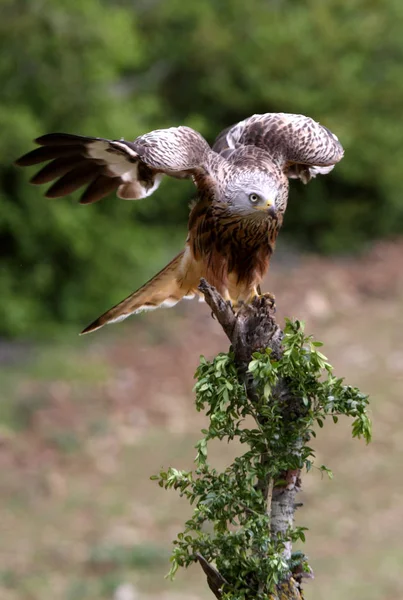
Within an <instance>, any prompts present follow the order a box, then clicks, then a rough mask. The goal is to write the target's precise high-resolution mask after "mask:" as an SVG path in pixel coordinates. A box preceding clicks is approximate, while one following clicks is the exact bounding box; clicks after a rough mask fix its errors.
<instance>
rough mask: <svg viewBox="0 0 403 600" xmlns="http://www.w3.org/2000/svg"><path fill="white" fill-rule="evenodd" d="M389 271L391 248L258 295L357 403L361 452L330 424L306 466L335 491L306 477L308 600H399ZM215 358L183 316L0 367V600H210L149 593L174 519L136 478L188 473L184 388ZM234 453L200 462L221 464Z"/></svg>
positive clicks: (399, 387) (189, 576) (310, 261)
mask: <svg viewBox="0 0 403 600" xmlns="http://www.w3.org/2000/svg"><path fill="white" fill-rule="evenodd" d="M402 262H403V242H402V241H399V242H395V243H386V242H385V243H381V244H378V245H377V246H376V247H374V248H373V249H372V250H371V251H370V252H369V253H368V254H366V255H365V256H363V257H361V258H359V259H355V260H354V261H352V260H347V259H345V260H330V259H325V258H318V257H304V258H303V259H298V261H297V260H296V259H295V257H290V259H289V260H287V261H283V263H284V264H280V263H278V265H277V266H276V265H274V268H273V270H272V273H271V275H270V280H269V285H268V286H265V287H266V288H267V289H270V290H271V291H273V292H275V293H276V298H277V305H278V314H279V320H281V319H283V317H284V316H290V317H298V318H300V319H303V320H305V321H306V329H307V331H308V332H311V333H313V334H314V335H315V337H317V338H318V339H320V340H321V341H323V342H324V343H325V354H327V356H328V357H329V359H330V361H331V362H332V363H333V364H334V365H335V367H336V373H337V374H339V375H343V376H345V377H346V381H347V382H348V383H351V384H352V385H358V386H359V387H360V388H361V389H362V390H363V391H365V392H367V393H369V394H370V395H371V396H372V412H373V419H374V441H373V443H372V444H371V445H370V446H369V447H366V446H365V444H364V443H363V442H360V441H357V440H352V439H351V436H350V431H349V424H348V423H340V424H339V425H338V426H334V425H332V424H330V423H329V424H328V425H327V426H326V428H325V430H324V431H320V433H319V435H318V440H317V444H316V447H317V463H318V465H321V464H323V463H324V464H326V465H327V466H329V467H331V468H332V469H333V471H334V473H335V478H334V480H333V481H328V480H327V479H321V477H320V475H319V473H316V472H311V473H310V474H309V475H306V476H305V477H304V493H303V496H304V497H303V501H304V502H305V506H304V508H303V509H302V510H301V511H299V514H298V522H299V524H303V525H307V526H309V528H310V531H309V532H308V536H307V544H306V549H305V550H306V552H307V553H308V555H309V556H310V559H311V563H312V566H313V568H314V570H315V573H316V580H315V581H314V582H311V583H309V584H308V586H307V590H306V597H307V599H308V600H319V599H322V598H326V600H336V599H337V600H339V598H341V597H343V596H344V597H345V598H349V599H350V598H351V599H354V600H355V599H357V600H360V599H361V598H362V599H365V600H392V599H397V598H401V597H403V593H402V592H401V575H400V573H401V562H402V559H403V547H402V543H401V539H400V538H401V534H400V532H401V531H402V527H403V510H402V508H401V497H402V493H403V483H402V480H401V478H400V476H399V474H400V465H401V454H402V451H403V435H402V434H403V425H402V422H403V403H402V399H401V397H402V395H403V376H402V373H403V342H402V339H403V319H402V310H403V274H402ZM226 349H227V342H226V339H225V337H224V335H223V333H222V332H221V330H220V328H219V326H218V325H217V323H216V322H214V321H213V320H212V319H211V317H210V314H209V310H208V308H207V306H206V305H203V304H198V303H195V302H189V303H187V304H184V305H183V306H182V307H179V308H175V309H171V310H170V311H169V312H168V311H167V310H165V311H160V312H156V313H153V314H147V315H145V316H144V317H142V318H133V319H132V320H131V321H127V322H125V323H123V324H121V325H117V326H115V327H113V328H112V327H111V328H108V329H107V330H106V331H104V330H102V331H101V332H99V333H96V334H94V335H93V336H89V337H88V338H79V339H78V341H77V338H76V336H74V337H73V336H71V339H69V340H65V341H63V342H60V340H58V341H56V340H55V341H54V342H53V343H51V344H49V345H47V346H44V345H38V346H37V347H30V348H28V349H27V348H19V347H17V346H16V345H15V346H13V347H8V348H2V349H0V350H1V352H0V359H1V358H3V366H2V368H1V370H0V385H1V389H2V391H3V394H2V400H3V401H2V403H1V406H0V465H1V467H2V474H3V476H2V478H1V481H0V494H1V502H0V598H2V599H3V598H4V600H17V599H18V600H39V599H40V600H48V599H49V600H50V599H52V600H53V599H56V598H57V599H59V598H61V599H62V600H87V599H88V600H94V599H98V598H99V599H104V598H105V599H106V598H114V599H115V600H134V599H135V598H137V597H138V596H137V595H138V594H139V595H140V596H141V597H147V598H148V597H154V596H155V597H156V598H157V597H158V598H166V599H167V600H168V599H171V600H174V598H178V599H179V598H183V599H185V598H186V599H187V600H191V599H192V598H193V599H194V600H196V599H198V598H200V599H201V598H209V597H210V594H209V592H208V591H207V588H206V585H205V583H204V580H203V578H202V577H201V575H200V574H199V571H198V568H197V567H196V566H195V567H193V568H192V569H190V570H189V571H188V572H187V573H179V574H178V576H177V580H176V582H175V583H174V584H171V583H169V582H167V581H166V580H164V579H163V574H164V573H165V572H166V571H167V570H168V568H169V566H168V562H167V555H168V554H169V550H170V542H171V540H172V539H173V538H174V537H175V535H176V532H177V531H178V530H179V528H180V527H181V524H182V523H183V521H184V519H185V516H186V515H187V514H188V508H187V507H186V505H185V504H184V503H183V502H182V501H180V500H179V499H178V498H177V496H176V495H175V494H174V493H173V492H172V493H168V492H165V491H163V490H161V489H160V488H159V487H158V486H156V484H155V483H153V482H151V481H149V476H150V475H151V474H153V473H156V472H157V471H158V469H159V468H160V467H161V466H165V467H167V466H169V465H173V466H177V467H183V466H188V467H191V465H192V459H193V457H194V454H195V450H194V444H195V442H196V441H197V439H198V435H199V430H200V428H201V427H202V426H203V422H204V421H203V416H202V415H198V414H196V412H195V410H194V406H193V400H192V386H193V373H194V371H195V368H196V366H197V363H198V357H199V354H204V355H206V356H208V357H211V356H213V355H214V354H215V353H216V352H218V351H220V350H226ZM233 451H234V450H233V449H232V448H231V447H227V446H224V447H223V448H218V447H215V448H213V451H212V452H213V457H215V458H214V460H216V461H217V463H218V464H225V462H226V461H227V460H228V459H229V457H230V455H231V453H232V452H233ZM125 594H126V595H125ZM211 597H212V596H211Z"/></svg>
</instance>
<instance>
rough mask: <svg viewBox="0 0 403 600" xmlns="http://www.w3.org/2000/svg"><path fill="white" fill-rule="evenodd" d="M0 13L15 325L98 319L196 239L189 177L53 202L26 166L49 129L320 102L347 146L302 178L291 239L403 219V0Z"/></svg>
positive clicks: (200, 119) (0, 117)
mask: <svg viewBox="0 0 403 600" xmlns="http://www.w3.org/2000/svg"><path fill="white" fill-rule="evenodd" d="M1 14H2V18H1V23H0V50H1V52H0V76H1V81H2V82H3V85H2V88H1V91H0V125H1V131H2V136H1V140H0V163H1V165H2V166H1V167H0V199H1V203H0V206H1V208H0V242H1V260H2V269H1V272H0V285H1V290H2V294H1V298H0V317H1V318H0V323H1V325H0V327H1V333H3V334H8V335H16V334H27V333H29V332H33V331H35V332H38V322H40V323H41V324H43V325H42V327H45V328H46V326H47V324H49V325H51V324H52V322H53V323H54V322H57V321H59V322H60V321H65V322H74V323H77V321H82V322H83V323H84V322H85V320H86V319H91V318H93V317H94V315H96V314H97V312H98V311H102V310H104V309H105V308H107V307H108V305H110V304H113V303H114V302H116V301H117V300H120V299H121V297H123V296H124V295H125V294H127V293H129V292H130V291H131V289H133V288H134V287H135V286H136V285H137V284H140V283H141V282H142V281H143V280H144V279H145V278H146V277H147V276H150V275H152V274H153V271H155V270H156V269H157V268H158V267H162V266H163V265H164V263H165V262H166V261H167V259H169V258H171V256H172V255H173V254H174V253H175V252H176V251H177V250H179V248H180V245H181V243H182V241H183V239H184V237H185V225H186V218H187V204H188V201H189V200H190V199H191V194H192V191H191V190H192V188H191V186H190V185H189V186H187V185H186V184H184V183H183V182H169V183H167V184H166V185H164V186H163V187H162V188H161V189H160V190H159V191H158V193H157V196H156V197H155V198H154V197H153V198H152V199H150V200H148V201H146V202H141V203H135V206H133V205H131V206H130V203H124V202H113V201H112V200H111V201H108V200H105V201H103V202H102V203H101V204H100V205H95V206H91V207H78V206H73V205H71V204H70V203H69V202H68V201H66V200H60V201H56V200H55V201H53V200H46V199H44V198H43V194H42V189H35V188H31V187H29V186H28V185H27V174H26V173H25V172H21V171H18V170H16V169H15V168H13V167H12V166H11V163H12V161H13V159H14V158H15V157H17V156H18V155H20V154H22V153H23V152H26V151H27V150H28V149H29V147H30V141H31V139H32V138H34V137H36V136H37V135H40V134H43V133H45V132H48V131H55V130H56V131H57V130H59V131H60V130H62V131H68V132H72V133H74V132H78V133H82V134H88V135H99V136H105V137H108V136H109V137H113V138H119V137H120V136H122V135H123V136H125V137H126V138H128V139H130V138H133V137H135V136H136V135H137V134H139V133H142V132H144V131H147V130H150V129H152V128H155V127H163V126H168V125H174V124H177V123H179V122H184V123H186V124H188V125H190V126H194V127H196V128H199V129H200V130H201V132H202V133H203V134H204V135H206V137H207V138H208V139H209V140H210V141H212V140H213V139H214V137H215V135H216V134H217V132H218V131H219V130H220V129H221V128H222V127H226V126H227V125H229V124H231V123H233V122H236V121H237V120H239V119H242V118H244V117H245V116H247V115H249V114H252V113H254V112H267V111H287V112H299V113H305V114H307V115H311V116H312V117H314V118H316V119H318V120H319V121H321V122H323V123H324V124H326V125H327V126H328V127H330V128H332V129H333V130H334V131H335V132H336V133H337V135H338V136H339V137H340V139H341V141H342V143H343V145H344V146H345V148H346V157H345V159H344V160H343V161H342V163H341V164H340V165H339V166H338V167H337V169H335V171H334V173H333V174H332V175H330V176H327V177H323V178H320V179H318V180H317V181H314V182H312V183H311V184H310V185H309V186H307V187H306V188H305V187H304V186H302V185H300V184H299V183H296V184H295V185H293V186H292V190H291V203H290V204H291V206H290V209H289V210H288V212H287V216H286V222H285V225H284V230H283V233H282V236H283V238H284V237H286V236H287V234H288V235H289V237H290V238H292V239H293V240H296V241H298V242H300V243H302V244H304V245H305V246H306V247H310V248H315V249H319V250H322V251H346V250H351V249H359V248H360V247H362V245H363V244H365V243H366V242H367V241H368V240H370V239H373V238H374V237H379V236H385V235H392V234H397V233H401V232H402V231H403V204H402V202H401V199H400V173H401V171H402V168H403V155H402V153H401V152H400V147H401V141H402V135H401V129H400V128H399V127H397V126H396V123H398V122H399V119H400V112H401V105H402V102H403V80H402V78H401V77H399V73H400V66H401V60H402V54H403V42H402V36H401V26H402V20H403V9H402V4H401V2H400V0H383V1H381V0H375V1H373V2H366V1H365V0H351V1H350V2H348V3H347V2H343V1H342V0H328V1H327V2H322V1H321V0H310V1H309V2H307V3H301V2H297V3H295V2H294V1H293V0H280V1H279V0H250V1H249V2H246V3H245V2H243V1H242V0H222V2H220V3H217V2H216V0H204V1H203V2H188V3H183V2H182V1H181V0H169V1H165V2H161V1H160V0H154V1H152V2H151V1H145V0H136V1H135V2H133V0H120V1H119V2H107V1H106V0H81V1H78V0H71V2H68V3H67V2H65V1H63V0H30V2H24V1H23V0H1ZM21 40H23V43H21ZM374 214H376V219H374ZM160 224H161V225H160ZM117 267H118V268H117Z"/></svg>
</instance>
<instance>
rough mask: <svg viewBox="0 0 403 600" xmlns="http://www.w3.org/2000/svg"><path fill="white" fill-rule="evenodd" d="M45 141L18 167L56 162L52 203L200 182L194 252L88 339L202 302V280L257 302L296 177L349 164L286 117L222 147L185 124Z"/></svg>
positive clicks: (322, 138) (221, 140) (49, 177)
mask: <svg viewBox="0 0 403 600" xmlns="http://www.w3.org/2000/svg"><path fill="white" fill-rule="evenodd" d="M36 143H37V144H39V146H40V147H39V148H36V149H35V150H33V151H32V152H29V153H28V154H25V155H24V156H22V157H21V158H20V159H18V160H17V161H16V164H17V165H20V166H30V165H35V164H39V163H44V162H46V163H47V164H46V165H45V166H44V167H43V168H42V169H41V170H40V171H39V172H38V173H37V174H36V175H34V177H33V178H32V179H31V182H32V183H34V184H42V183H49V182H53V181H54V180H56V181H55V182H54V183H53V184H52V185H51V187H50V188H49V189H48V191H47V192H46V194H45V195H46V196H47V197H49V198H57V197H61V196H65V195H67V194H70V193H71V192H73V191H75V190H76V189H78V188H80V187H83V186H86V189H85V191H84V193H83V194H82V196H81V200H80V202H81V203H83V204H91V203H93V202H97V201H98V200H100V199H101V198H103V197H104V196H106V195H108V194H109V193H111V192H113V191H115V192H116V193H117V196H118V197H120V198H124V199H139V198H145V197H146V196H150V195H151V194H152V193H153V192H154V191H155V190H156V189H157V187H158V186H159V184H160V181H161V178H162V177H163V176H164V175H169V176H171V177H177V178H192V179H193V182H194V183H195V185H196V188H197V197H196V202H195V204H194V206H193V208H192V210H191V213H190V217H189V233H188V237H187V240H186V244H185V248H184V250H183V251H182V252H181V253H180V254H178V256H176V257H175V258H174V259H173V260H172V261H171V262H170V263H169V264H168V265H167V266H166V267H165V268H164V269H163V270H162V271H160V272H159V273H158V274H157V275H156V276H155V277H153V278H152V279H151V280H150V281H149V282H148V283H146V284H145V285H144V286H142V287H141V288H140V289H139V290H137V291H136V292H134V293H133V294H131V295H130V296H128V297H127V298H126V299H125V300H123V301H122V302H120V303H119V304H117V305H116V306H114V307H113V308H111V309H110V310H108V311H107V312H106V313H104V314H103V315H102V316H101V317H99V318H98V319H97V320H96V321H94V322H93V323H91V325H89V326H88V327H87V328H86V329H84V331H83V333H88V332H90V331H94V330H95V329H99V328H100V327H102V326H103V325H105V324H106V323H111V322H115V321H120V320H122V319H125V318H126V317H128V316H129V315H131V314H134V313H136V312H139V311H141V310H148V309H154V308H158V307H159V306H173V305H174V304H176V303H177V302H179V300H181V299H182V298H184V297H194V296H195V295H197V294H199V292H198V285H199V281H200V278H201V277H204V278H205V279H207V281H208V282H209V283H211V284H212V285H214V286H216V287H217V289H218V291H219V292H220V293H221V295H222V296H223V297H224V298H226V299H228V300H230V301H231V302H232V303H233V304H234V306H235V307H236V306H237V305H238V304H239V303H240V302H248V301H250V300H251V298H253V297H254V296H255V295H256V294H258V290H259V285H260V282H261V280H262V278H263V276H264V274H265V273H266V271H267V269H268V266H269V262H270V257H271V255H272V253H273V250H274V245H275V241H276V237H277V234H278V230H279V228H280V227H281V224H282V221H283V215H284V211H285V209H286V205H287V198H288V179H289V178H298V179H301V180H302V181H303V182H304V183H308V181H309V180H310V179H311V178H312V177H315V176H316V175H317V174H326V173H328V172H329V171H331V169H332V168H333V166H334V165H335V164H336V163H337V162H338V161H339V160H341V158H342V157H343V148H342V146H341V145H340V143H339V141H338V139H337V137H336V136H335V135H334V134H333V133H331V132H330V131H329V130H328V129H326V128H325V127H323V126H321V125H319V124H318V123H316V122H315V121H313V120H312V119H310V118H308V117H304V116H302V115H289V114H285V113H268V114H264V115H254V116H252V117H249V118H248V119H245V120H244V121H241V122H240V123H238V124H236V125H234V126H233V127H229V128H228V129H226V130H224V131H223V132H221V133H220V135H219V136H218V138H217V140H216V141H215V144H214V145H213V147H212V148H210V146H209V145H208V144H207V142H206V141H205V140H204V138H203V137H202V136H201V135H200V134H199V133H197V132H196V131H194V130H193V129H190V128H189V127H182V126H181V127H171V128H170V129H160V130H156V131H152V132H150V133H147V134H145V135H143V136H140V137H138V138H136V139H135V140H134V141H133V142H127V141H125V140H106V139H102V138H91V137H81V136H76V135H70V134H65V133H51V134H48V135H44V136H42V137H40V138H38V139H37V140H36ZM48 161H50V162H48Z"/></svg>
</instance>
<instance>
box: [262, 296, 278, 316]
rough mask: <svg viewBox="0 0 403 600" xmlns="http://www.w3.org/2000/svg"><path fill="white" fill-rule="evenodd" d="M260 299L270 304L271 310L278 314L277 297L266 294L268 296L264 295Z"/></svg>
mask: <svg viewBox="0 0 403 600" xmlns="http://www.w3.org/2000/svg"><path fill="white" fill-rule="evenodd" d="M260 298H261V299H262V300H263V299H264V301H265V302H268V303H269V304H270V308H271V309H272V310H273V311H274V312H276V297H275V296H274V295H273V294H271V293H270V292H266V294H262V295H261V296H260Z"/></svg>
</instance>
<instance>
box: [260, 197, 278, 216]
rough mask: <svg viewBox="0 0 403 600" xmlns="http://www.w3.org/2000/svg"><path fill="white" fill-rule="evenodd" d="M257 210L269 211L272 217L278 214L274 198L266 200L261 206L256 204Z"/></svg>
mask: <svg viewBox="0 0 403 600" xmlns="http://www.w3.org/2000/svg"><path fill="white" fill-rule="evenodd" d="M256 210H260V211H263V212H267V213H269V215H270V216H271V217H275V216H276V208H275V205H274V202H273V201H272V200H266V202H265V203H264V204H262V205H261V206H256Z"/></svg>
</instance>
